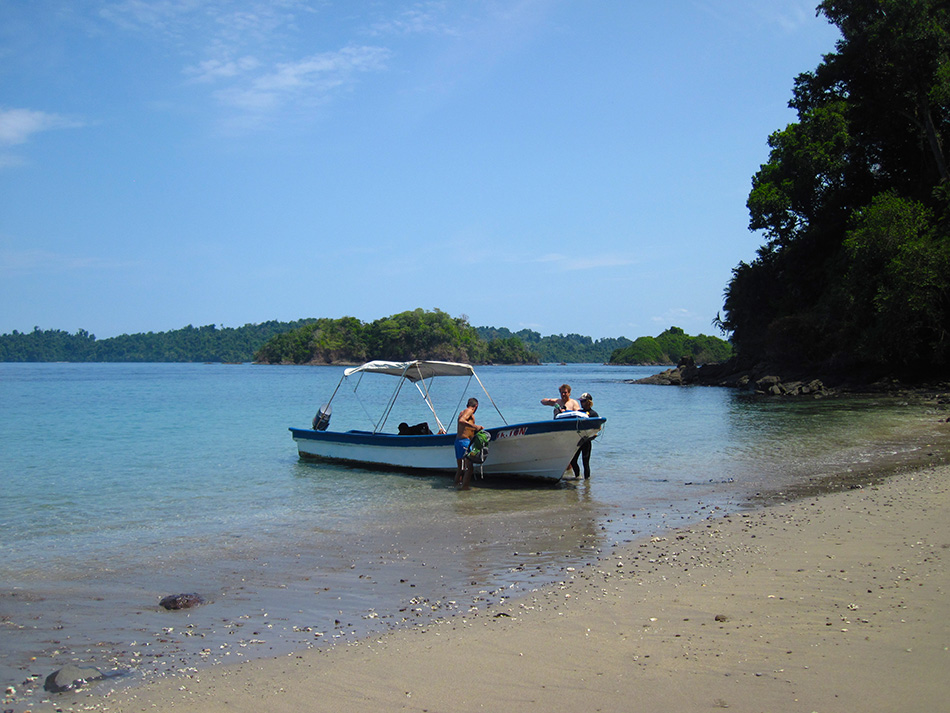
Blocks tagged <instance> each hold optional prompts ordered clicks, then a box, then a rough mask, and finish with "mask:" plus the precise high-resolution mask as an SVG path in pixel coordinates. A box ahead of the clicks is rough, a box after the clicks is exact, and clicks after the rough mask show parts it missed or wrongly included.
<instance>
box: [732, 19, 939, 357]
mask: <svg viewBox="0 0 950 713" xmlns="http://www.w3.org/2000/svg"><path fill="white" fill-rule="evenodd" d="M818 12H819V13H821V14H823V15H824V16H825V17H827V18H828V19H829V20H830V21H831V22H832V23H834V24H835V25H836V26H837V27H838V28H839V29H840V30H841V39H840V40H839V41H838V43H837V44H836V47H835V51H834V52H832V53H830V54H828V55H825V57H824V59H823V61H822V62H821V63H820V64H819V65H818V67H817V68H816V69H815V70H814V71H812V72H806V73H804V74H801V75H799V77H798V78H797V79H796V80H795V84H794V90H793V95H792V99H791V100H790V102H789V105H790V106H791V107H792V108H793V109H794V110H795V111H796V112H797V115H798V121H797V122H795V123H792V124H789V125H788V126H787V127H785V129H782V130H780V131H776V132H775V133H773V134H772V135H771V136H770V137H769V141H768V144H769V147H770V149H771V151H770V154H769V160H768V162H767V163H766V164H764V165H763V166H762V167H761V168H760V169H759V171H758V172H757V173H756V174H755V176H754V177H753V179H752V190H751V192H750V194H749V199H748V208H749V213H750V217H751V219H750V228H751V229H753V230H760V231H762V232H763V233H764V237H765V239H766V242H765V244H764V245H763V246H762V247H761V248H759V250H758V253H757V256H756V258H755V259H754V260H753V261H752V262H750V263H745V262H743V263H740V264H739V265H738V266H737V267H736V268H735V269H734V270H733V275H732V279H731V281H730V282H729V284H728V286H727V288H726V291H725V303H724V308H723V316H722V317H721V318H720V320H719V322H720V325H721V326H722V327H723V328H724V329H725V330H726V331H727V332H731V338H732V342H733V344H734V346H735V348H736V350H737V352H738V353H739V356H740V357H742V358H744V359H747V360H750V361H753V362H755V361H768V362H773V363H787V364H797V365H805V366H812V367H824V368H855V367H865V368H870V369H872V370H879V371H891V372H894V371H899V370H903V369H920V368H924V369H930V370H933V369H938V370H946V369H947V367H948V366H950V339H948V337H950V335H948V328H950V220H948V219H950V174H948V166H947V156H946V150H947V142H948V140H950V3H947V2H946V1H945V0H826V1H825V2H822V3H821V4H820V5H819V6H818Z"/></svg>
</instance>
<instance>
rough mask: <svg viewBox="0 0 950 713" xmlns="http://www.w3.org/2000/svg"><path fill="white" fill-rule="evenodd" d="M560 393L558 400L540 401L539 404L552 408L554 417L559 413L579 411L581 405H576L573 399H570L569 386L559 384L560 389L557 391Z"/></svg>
mask: <svg viewBox="0 0 950 713" xmlns="http://www.w3.org/2000/svg"><path fill="white" fill-rule="evenodd" d="M558 391H559V392H560V393H561V398H559V399H541V403H542V404H544V405H545V406H553V407H554V415H555V416H557V415H558V414H559V413H561V411H580V410H581V405H580V404H579V403H577V401H575V400H574V399H572V398H571V385H570V384H561V388H560V389H558Z"/></svg>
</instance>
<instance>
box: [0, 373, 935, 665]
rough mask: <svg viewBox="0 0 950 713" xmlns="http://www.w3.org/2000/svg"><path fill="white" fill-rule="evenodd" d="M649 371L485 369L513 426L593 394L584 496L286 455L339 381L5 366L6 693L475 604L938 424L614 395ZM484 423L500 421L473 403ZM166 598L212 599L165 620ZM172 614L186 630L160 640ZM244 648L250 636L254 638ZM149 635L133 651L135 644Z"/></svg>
mask: <svg viewBox="0 0 950 713" xmlns="http://www.w3.org/2000/svg"><path fill="white" fill-rule="evenodd" d="M654 371H656V369H649V368H643V367H605V366H599V365H568V366H557V365H546V366H541V367H501V366H496V367H485V368H482V369H480V370H479V375H480V376H481V378H482V381H483V382H484V383H485V385H486V386H487V388H488V389H489V391H490V392H491V394H492V397H493V398H494V400H495V402H496V403H497V404H498V405H499V406H500V407H501V408H502V412H503V413H504V417H505V418H506V419H507V422H509V423H515V422H519V421H525V420H536V419H539V418H547V417H549V415H550V410H549V409H548V408H546V407H542V406H541V405H540V404H539V401H540V399H541V398H542V397H546V396H556V395H557V386H558V385H559V384H560V383H562V382H565V381H566V382H568V383H570V384H572V386H573V387H574V391H575V394H579V393H580V392H582V391H590V392H591V393H592V394H593V395H594V406H595V408H596V409H597V410H598V411H599V412H600V414H601V415H602V416H606V417H607V418H608V423H607V427H606V430H605V432H604V434H603V436H602V437H601V438H600V439H598V441H597V442H596V443H595V445H594V451H593V459H592V464H593V470H594V475H593V478H592V479H591V480H590V481H588V482H584V481H581V482H576V481H573V480H572V479H571V480H567V481H565V482H563V483H562V484H561V485H559V486H555V487H550V486H540V487H539V486H538V485H534V484H529V483H524V482H519V481H502V482H500V483H495V482H492V483H485V482H481V483H478V484H477V487H476V488H474V489H473V490H472V491H471V492H468V493H460V492H457V491H455V490H454V488H452V487H451V478H443V477H420V476H408V475H398V474H392V473H384V474H381V473H378V472H373V471H369V470H365V469H358V468H347V467H341V466H334V465H326V464H313V463H304V462H301V461H299V460H298V458H297V453H296V449H295V446H294V443H293V441H292V440H291V437H290V434H289V432H288V431H287V427H289V426H307V425H309V423H310V420H311V418H312V417H313V414H314V412H315V411H316V409H317V407H318V406H320V404H321V403H323V402H324V401H325V400H326V399H327V398H328V396H329V394H330V393H331V392H332V390H333V389H334V387H335V386H336V384H337V382H338V380H339V377H340V375H341V372H342V369H340V368H335V367H265V366H253V365H194V364H0V409H2V417H0V487H2V498H0V583H2V584H0V587H2V590H0V617H2V620H3V621H4V622H6V623H7V624H8V626H7V627H6V628H5V629H4V631H3V639H4V645H3V647H2V651H0V676H2V681H0V682H3V683H6V682H7V681H11V682H18V683H19V679H21V678H23V676H24V675H26V674H27V673H29V672H31V671H33V669H36V671H35V673H39V674H42V675H43V676H44V677H45V675H46V674H47V673H49V672H50V671H51V670H53V669H55V668H57V667H58V666H60V665H62V664H63V663H65V662H67V660H76V661H81V662H85V663H94V664H98V665H108V666H117V667H123V668H125V667H130V668H132V669H134V670H136V671H147V672H154V671H165V670H171V669H167V668H163V667H168V666H171V665H172V664H170V663H169V662H170V661H175V662H176V663H175V664H174V665H175V666H178V667H179V668H181V667H185V668H187V667H189V666H192V665H198V664H199V663H200V662H201V661H208V659H209V656H208V654H203V653H202V649H207V648H209V646H208V644H209V642H212V641H213V642H218V641H219V640H222V639H223V640H224V641H235V640H236V639H235V638H234V637H235V636H237V634H235V633H234V632H235V631H239V630H240V627H241V626H245V627H248V630H249V629H250V628H253V629H254V632H256V635H255V636H252V635H250V634H248V635H247V636H246V637H245V639H244V640H243V641H244V643H245V646H244V647H243V649H244V650H242V651H238V650H236V649H235V650H233V651H232V650H231V649H223V650H219V649H214V651H215V652H217V653H216V654H215V655H220V657H221V660H235V659H237V658H240V657H249V656H254V655H272V654H275V653H279V652H282V651H285V650H289V649H291V648H294V647H299V646H302V645H312V644H313V643H314V640H315V634H314V632H317V633H321V634H323V636H322V637H316V639H317V640H318V643H319V642H322V641H326V640H330V639H332V638H345V637H347V636H356V635H360V634H362V633H365V632H366V631H369V630H374V629H379V628H386V627H392V626H402V625H407V624H409V625H411V624H412V623H413V621H414V620H415V619H418V618H420V617H423V616H429V615H431V614H436V615H438V614H442V613H451V612H453V611H457V610H465V609H467V608H468V607H470V606H482V605H484V603H485V602H487V601H491V600H493V599H494V600H497V599H498V598H499V597H504V596H510V595H511V594H512V593H515V592H518V591H524V590H525V589H528V588H531V587H534V586H537V585H539V584H542V583H544V582H545V581H550V580H551V579H553V578H556V577H557V575H558V573H560V572H561V570H563V568H564V567H566V566H568V565H573V564H578V563H583V562H584V561H588V560H590V559H591V558H592V557H593V556H594V555H595V554H596V552H598V551H603V549H604V548H605V547H609V546H610V545H611V544H614V543H616V542H621V541H624V540H629V539H632V538H633V537H636V536H640V535H643V534H646V533H649V532H652V531H655V530H657V529H663V528H667V527H671V526H677V525H680V524H682V523H684V522H689V521H692V520H696V519H699V518H702V517H708V516H709V515H711V514H713V513H715V512H719V511H721V510H720V509H735V508H738V507H743V506H744V505H745V503H746V502H747V501H748V499H749V498H750V497H752V496H754V495H755V494H756V493H765V492H772V491H776V490H781V489H783V488H786V487H789V486H793V485H795V484H796V483H798V482H801V481H803V480H805V479H808V478H811V477H815V476H816V475H821V474H827V473H835V472H844V471H847V470H848V469H849V468H854V467H859V466H860V464H861V463H863V462H867V461H869V460H872V459H876V458H879V457H881V456H882V454H883V455H888V454H890V455H893V456H894V457H897V458H903V457H913V456H914V455H915V454H918V453H919V452H920V451H921V449H925V448H926V446H927V445H928V439H929V437H930V431H931V430H932V429H931V426H930V424H932V423H933V421H934V420H935V419H933V418H932V416H931V415H929V414H927V413H926V412H922V411H921V409H920V408H919V407H918V406H916V405H914V404H905V403H901V402H897V401H893V400H889V399H835V400H824V401H811V400H809V401H793V402H790V401H777V400H770V399H757V398H754V397H751V396H749V395H747V394H740V393H737V392H735V391H732V390H727V389H715V388H671V387H649V386H635V385H631V384H629V383H624V382H625V380H629V379H634V378H639V377H641V376H644V375H646V374H649V373H652V372H654ZM448 381H452V380H448ZM456 381H457V380H456ZM384 383H385V386H380V387H379V388H378V389H377V393H376V394H375V395H376V396H378V397H379V399H380V402H381V400H382V399H385V398H386V397H388V395H389V393H388V389H389V383H388V382H384ZM363 386H364V387H369V388H367V389H366V390H365V392H363V390H362V388H361V393H362V394H363V400H364V402H365V403H366V406H367V409H368V412H364V411H363V409H362V408H361V407H359V406H358V405H357V404H356V403H355V402H354V401H353V400H352V398H351V396H350V395H349V394H348V393H346V392H341V393H340V394H338V396H337V398H336V399H335V400H334V409H333V422H332V423H331V428H334V429H344V428H368V427H371V421H372V419H375V418H377V417H378V415H379V411H378V408H377V404H376V402H374V401H373V396H374V388H375V387H373V386H371V385H370V384H369V382H368V381H367V382H364V385H363ZM463 386H464V380H463V382H462V383H461V384H458V383H455V384H453V385H446V386H445V388H444V391H443V390H441V387H440V390H438V391H437V393H436V394H435V398H436V400H437V401H438V400H439V399H442V403H444V405H445V410H444V412H443V413H441V414H440V415H441V417H442V420H443V422H446V423H448V424H452V423H453V422H454V414H455V410H456V408H457V406H458V403H459V402H460V400H461V399H462V398H464V397H467V396H471V395H476V396H480V395H481V394H480V392H479V391H478V389H477V385H476V384H470V385H469V386H468V388H467V389H464V388H463ZM402 420H405V421H407V422H409V423H415V422H417V421H421V420H428V421H429V422H430V424H433V420H432V418H431V415H430V414H428V412H427V411H426V410H425V409H424V407H423V405H422V402H421V399H420V398H419V397H418V396H416V397H415V398H414V399H413V398H410V397H409V396H408V395H404V396H402V397H401V400H400V402H399V405H398V406H397V412H395V414H394V416H393V421H392V422H391V423H390V424H389V427H390V428H389V430H394V429H395V425H396V423H398V422H399V421H402ZM477 420H478V422H479V423H481V424H483V425H486V426H493V425H500V424H501V423H502V421H501V419H500V417H499V416H497V415H496V414H493V413H492V409H491V408H490V405H489V404H488V403H487V402H486V400H484V399H482V406H481V408H480V409H479V412H478V414H477ZM182 591H197V592H200V593H201V594H202V595H203V596H205V597H206V598H207V599H208V600H209V603H208V604H207V605H205V606H203V607H200V608H198V609H196V610H193V611H192V612H190V613H187V614H184V613H174V614H169V613H167V612H164V610H160V609H158V607H157V602H158V599H159V598H160V597H161V596H163V595H165V594H170V593H177V592H182ZM421 601H425V602H426V604H425V605H424V606H417V605H418V604H419V603H420V602H421ZM449 602H451V604H449ZM416 610H424V611H416ZM174 617H177V618H174ZM169 622H171V623H172V624H174V627H173V628H176V629H178V630H180V629H181V626H182V624H183V622H187V623H188V625H189V626H190V628H191V632H192V635H190V636H188V637H184V636H180V637H179V636H178V635H175V636H172V635H169V634H167V633H164V634H163V633H162V632H163V630H164V629H166V628H169ZM235 622H237V623H235ZM308 629H309V631H308ZM195 632H200V634H201V636H197V635H195ZM228 632H230V633H228ZM245 633H246V630H245ZM229 637H230V638H229ZM238 638H240V637H238ZM252 638H253V639H254V640H256V641H257V642H263V641H266V644H264V643H256V644H255V645H254V646H250V647H248V645H247V642H248V641H250V640H251V639H252ZM143 639H145V640H148V642H149V644H148V645H149V646H151V647H153V648H150V649H149V650H148V653H145V654H143V653H142V652H141V651H138V652H136V651H134V650H133V649H135V648H141V645H142V640H143ZM133 642H134V643H135V644H136V645H137V646H132V644H133ZM215 645H216V646H218V645H220V644H217V643H216V644H215ZM222 651H223V653H222ZM136 653H138V654H140V655H139V656H138V657H136V656H135V655H134V654H136ZM226 656H233V657H234V658H232V659H226V658H225V657H226ZM30 657H36V661H35V662H32V663H31V662H30ZM212 658H213V656H212Z"/></svg>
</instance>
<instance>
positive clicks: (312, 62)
mask: <svg viewBox="0 0 950 713" xmlns="http://www.w3.org/2000/svg"><path fill="white" fill-rule="evenodd" d="M389 54H390V53H389V50H387V49H385V48H382V47H344V48H343V49H341V50H339V51H336V52H323V53H320V54H315V55H311V56H309V57H304V58H302V59H299V60H295V61H291V62H282V63H279V64H277V65H274V66H270V67H262V66H260V65H256V64H254V65H252V64H251V63H246V64H245V65H244V66H243V67H231V68H229V71H230V70H231V69H233V70H234V74H232V75H230V76H229V77H228V79H233V80H234V81H233V82H230V83H229V86H226V87H223V88H221V89H218V90H216V91H215V92H214V96H215V98H216V99H218V101H220V102H221V103H222V104H224V105H227V106H230V107H233V108H236V109H240V110H242V111H245V112H251V113H266V112H273V111H276V110H278V109H279V108H280V107H281V106H283V105H285V104H287V103H291V102H305V103H310V104H321V103H325V102H326V101H328V100H329V98H330V97H331V96H332V95H333V93H334V92H336V91H341V90H343V89H344V88H346V87H348V86H350V85H351V84H352V83H353V82H354V81H355V77H356V75H358V74H360V73H364V72H372V71H379V70H382V69H384V68H385V66H386V62H387V60H388V58H389ZM220 73H221V71H220V68H219V74H220ZM206 76H207V75H206Z"/></svg>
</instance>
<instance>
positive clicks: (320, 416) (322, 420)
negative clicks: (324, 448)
mask: <svg viewBox="0 0 950 713" xmlns="http://www.w3.org/2000/svg"><path fill="white" fill-rule="evenodd" d="M331 413H332V409H331V408H330V405H329V404H324V405H323V406H321V407H320V410H319V411H317V415H316V416H314V417H313V424H312V425H313V430H314V431H326V430H327V426H329V425H330V414H331Z"/></svg>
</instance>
